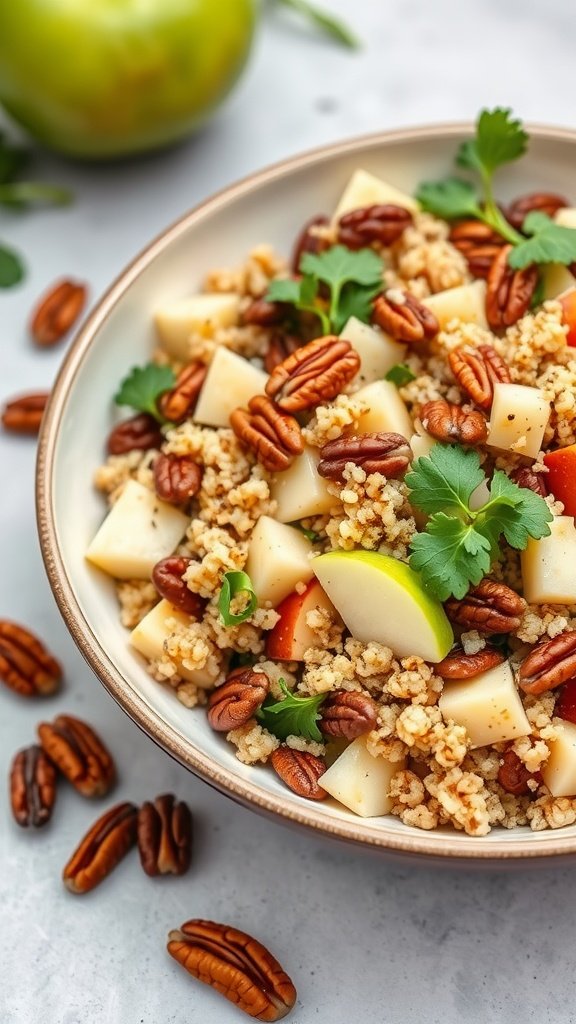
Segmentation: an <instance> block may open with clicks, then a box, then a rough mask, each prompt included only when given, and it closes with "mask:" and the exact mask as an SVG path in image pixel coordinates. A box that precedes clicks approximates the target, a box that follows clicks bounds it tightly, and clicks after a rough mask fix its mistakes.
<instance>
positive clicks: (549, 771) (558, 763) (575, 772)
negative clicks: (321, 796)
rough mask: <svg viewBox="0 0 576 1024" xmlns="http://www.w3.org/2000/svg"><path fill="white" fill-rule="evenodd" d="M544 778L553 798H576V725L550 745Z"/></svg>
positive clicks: (567, 725)
mask: <svg viewBox="0 0 576 1024" xmlns="http://www.w3.org/2000/svg"><path fill="white" fill-rule="evenodd" d="M542 778H543V780H544V783H545V784H546V785H547V786H548V789H549V790H550V792H551V793H552V796H554V797H559V796H576V725H573V723H572V722H566V721H565V722H564V723H563V725H562V729H559V730H558V737H557V738H556V739H555V740H553V741H552V742H551V743H550V757H549V758H548V761H547V762H546V764H545V765H544V767H543V769H542ZM319 781H320V784H322V780H321V779H320V780H319Z"/></svg>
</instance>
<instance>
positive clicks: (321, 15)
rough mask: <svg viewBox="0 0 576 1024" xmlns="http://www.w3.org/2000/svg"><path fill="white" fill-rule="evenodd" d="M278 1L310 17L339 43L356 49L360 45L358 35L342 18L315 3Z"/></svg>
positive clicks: (293, 0)
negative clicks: (321, 8) (323, 9)
mask: <svg viewBox="0 0 576 1024" xmlns="http://www.w3.org/2000/svg"><path fill="white" fill-rule="evenodd" d="M277 2H278V3H281V4H283V5H284V7H291V8H292V10H294V11H298V13H299V14H303V15H304V16H305V17H307V18H309V20H310V21H311V22H312V24H314V25H317V26H318V28H319V29H321V30H322V31H323V32H325V33H326V35H328V36H330V38H331V39H334V40H335V41H336V42H337V43H341V45H342V46H347V47H348V49H350V50H356V49H357V48H358V47H359V45H360V43H359V41H358V38H357V36H355V35H354V33H353V32H352V30H351V29H349V28H348V26H347V25H346V24H345V23H344V22H343V21H341V20H340V18H335V17H334V15H332V14H328V12H327V11H322V10H320V8H319V7H316V5H315V4H311V3H308V0H277Z"/></svg>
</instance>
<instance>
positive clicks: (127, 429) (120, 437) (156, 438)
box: [106, 412, 164, 455]
mask: <svg viewBox="0 0 576 1024" xmlns="http://www.w3.org/2000/svg"><path fill="white" fill-rule="evenodd" d="M163 440H164V438H163V437H162V434H161V432H160V427H159V426H158V423H157V422H156V420H155V419H154V417H153V416H150V414H149V413H147V412H141V413H138V415H137V416H131V417H130V419H128V420H123V421H122V423H119V424H118V426H116V427H114V429H113V430H111V431H110V434H109V435H108V441H107V443H106V450H107V452H108V454H109V455H125V454H126V452H133V451H147V450H148V449H149V448H159V447H160V445H161V444H162V441H163Z"/></svg>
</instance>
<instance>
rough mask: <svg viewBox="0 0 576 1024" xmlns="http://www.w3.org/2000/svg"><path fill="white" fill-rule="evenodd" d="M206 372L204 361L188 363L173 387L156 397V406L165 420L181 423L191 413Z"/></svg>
mask: <svg viewBox="0 0 576 1024" xmlns="http://www.w3.org/2000/svg"><path fill="white" fill-rule="evenodd" d="M207 372H208V368H207V367H206V366H205V365H204V363H200V362H198V361H195V362H192V363H188V365H187V366H185V367H184V369H183V370H181V371H180V373H179V374H178V376H177V378H176V383H175V385H174V387H173V388H171V389H170V391H165V392H164V394H162V395H160V398H159V399H158V408H159V410H160V412H161V413H162V415H163V416H164V417H165V418H166V419H167V420H170V422H171V423H182V421H183V420H185V419H186V417H187V416H191V415H192V413H193V412H194V408H195V406H196V402H197V400H198V395H199V394H200V391H201V390H202V385H203V383H204V378H205V377H206V374H207Z"/></svg>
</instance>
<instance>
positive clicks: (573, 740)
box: [542, 722, 576, 797]
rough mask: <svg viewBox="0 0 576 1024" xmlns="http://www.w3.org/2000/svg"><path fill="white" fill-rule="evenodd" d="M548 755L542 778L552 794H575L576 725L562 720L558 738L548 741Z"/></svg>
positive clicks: (556, 795)
mask: <svg viewBox="0 0 576 1024" xmlns="http://www.w3.org/2000/svg"><path fill="white" fill-rule="evenodd" d="M548 745H549V747H550V757H549V758H548V760H547V762H546V764H545V765H544V767H543V768H542V778H543V780H544V783H545V785H546V786H548V789H549V790H550V792H551V793H552V796H555V797H558V796H576V725H573V723H572V722H563V723H562V729H561V731H560V730H559V731H558V738H557V739H555V740H552V741H551V742H549V744H548Z"/></svg>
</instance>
